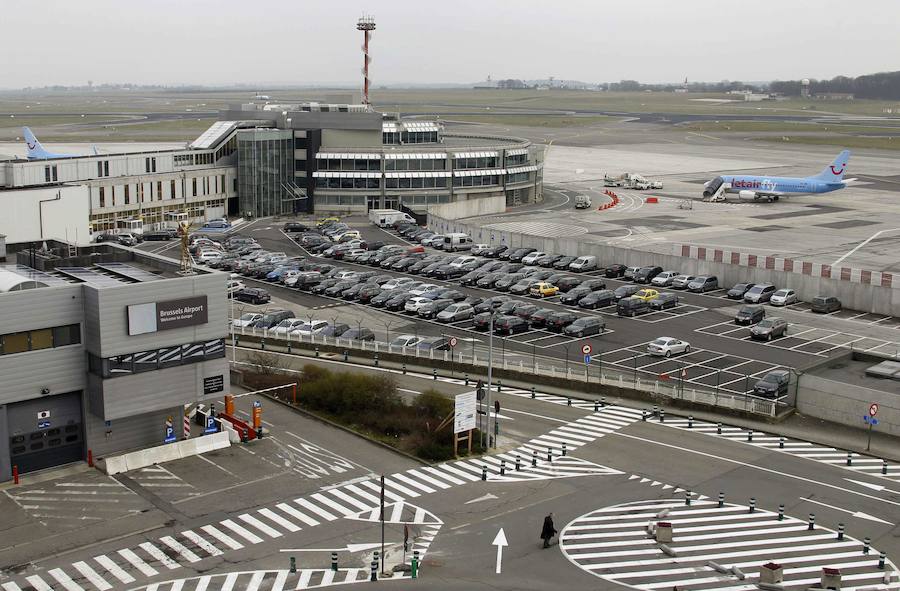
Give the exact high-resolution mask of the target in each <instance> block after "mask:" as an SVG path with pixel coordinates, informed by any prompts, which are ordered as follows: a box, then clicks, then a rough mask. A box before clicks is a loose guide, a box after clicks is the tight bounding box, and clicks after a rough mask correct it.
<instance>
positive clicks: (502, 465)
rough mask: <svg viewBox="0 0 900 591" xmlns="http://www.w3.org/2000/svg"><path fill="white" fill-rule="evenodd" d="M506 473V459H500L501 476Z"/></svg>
mask: <svg viewBox="0 0 900 591" xmlns="http://www.w3.org/2000/svg"><path fill="white" fill-rule="evenodd" d="M505 474H506V460H500V476H503V475H505Z"/></svg>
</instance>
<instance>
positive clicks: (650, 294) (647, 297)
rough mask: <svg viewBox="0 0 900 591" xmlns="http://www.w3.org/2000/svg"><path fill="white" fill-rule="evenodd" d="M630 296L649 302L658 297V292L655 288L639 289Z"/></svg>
mask: <svg viewBox="0 0 900 591" xmlns="http://www.w3.org/2000/svg"><path fill="white" fill-rule="evenodd" d="M631 297H633V298H636V299H639V300H644V301H645V302H647V303H650V301H651V300H655V299H656V298H658V297H659V292H658V291H656V290H655V289H649V288H648V289H641V290H638V291H637V292H636V293H635V294H634V295H633V296H631Z"/></svg>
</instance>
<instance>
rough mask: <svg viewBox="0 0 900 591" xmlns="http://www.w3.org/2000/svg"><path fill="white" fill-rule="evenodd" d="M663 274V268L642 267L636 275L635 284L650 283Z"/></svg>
mask: <svg viewBox="0 0 900 591" xmlns="http://www.w3.org/2000/svg"><path fill="white" fill-rule="evenodd" d="M662 272H663V268H662V267H641V268H640V269H638V270H637V271H636V272H635V274H634V282H635V283H650V282H651V281H653V279H654V278H655V277H656V276H657V275H659V274H660V273H662Z"/></svg>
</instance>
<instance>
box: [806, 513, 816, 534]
mask: <svg viewBox="0 0 900 591" xmlns="http://www.w3.org/2000/svg"><path fill="white" fill-rule="evenodd" d="M815 528H816V514H815V513H810V514H809V523H808V524H807V526H806V529H807V530H814V529H815Z"/></svg>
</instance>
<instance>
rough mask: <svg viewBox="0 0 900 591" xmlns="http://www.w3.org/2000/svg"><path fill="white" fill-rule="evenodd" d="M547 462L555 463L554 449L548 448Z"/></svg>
mask: <svg viewBox="0 0 900 591" xmlns="http://www.w3.org/2000/svg"><path fill="white" fill-rule="evenodd" d="M547 461H548V462H552V461H553V448H552V447H548V448H547Z"/></svg>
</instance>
